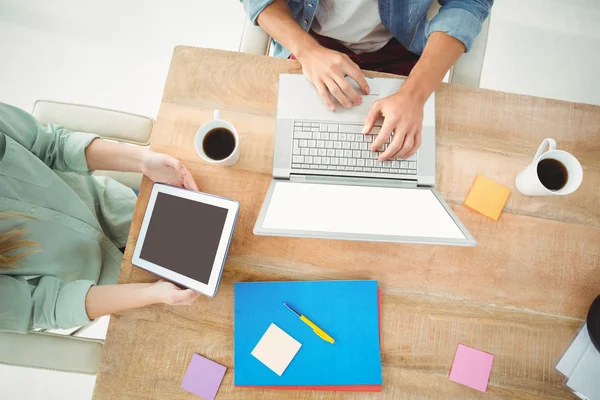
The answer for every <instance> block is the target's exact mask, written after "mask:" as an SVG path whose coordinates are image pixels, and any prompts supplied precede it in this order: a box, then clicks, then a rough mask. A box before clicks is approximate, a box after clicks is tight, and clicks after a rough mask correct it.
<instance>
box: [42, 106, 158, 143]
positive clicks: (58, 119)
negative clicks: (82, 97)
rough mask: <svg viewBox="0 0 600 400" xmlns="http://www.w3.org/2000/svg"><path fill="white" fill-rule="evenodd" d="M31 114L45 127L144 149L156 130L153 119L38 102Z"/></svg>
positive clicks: (87, 107)
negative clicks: (53, 126) (93, 136)
mask: <svg viewBox="0 0 600 400" xmlns="http://www.w3.org/2000/svg"><path fill="white" fill-rule="evenodd" d="M32 114H33V116H34V117H35V118H36V119H37V120H38V121H39V122H40V123H41V124H43V125H46V124H48V123H55V124H58V125H62V126H64V127H65V128H67V129H69V130H72V131H78V132H89V133H95V134H97V135H100V136H101V137H103V138H105V139H112V140H117V141H120V142H128V143H133V144H137V145H141V146H147V145H148V144H149V143H150V134H151V133H152V128H153V126H154V120H153V119H152V118H149V117H144V116H141V115H137V114H131V113H126V112H123V111H116V110H109V109H105V108H99V107H92V106H86V105H81V104H70V103H61V102H57V101H49V100H38V101H36V102H35V105H34V107H33V113H32Z"/></svg>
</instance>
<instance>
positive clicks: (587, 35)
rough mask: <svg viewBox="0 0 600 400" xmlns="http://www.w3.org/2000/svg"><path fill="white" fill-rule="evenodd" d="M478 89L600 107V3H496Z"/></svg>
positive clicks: (559, 0)
mask: <svg viewBox="0 0 600 400" xmlns="http://www.w3.org/2000/svg"><path fill="white" fill-rule="evenodd" d="M480 85H481V87H483V88H487V89H495V90H502V91H505V92H515V93H521V94H529V95H534V96H541V97H549V98H555V99H561V100H568V101H574V102H582V103H590V104H598V105H600V0H496V2H495V5H494V8H493V9H492V17H491V20H490V28H489V33H488V42H487V48H486V51H485V57H484V61H483V69H482V74H481V82H480Z"/></svg>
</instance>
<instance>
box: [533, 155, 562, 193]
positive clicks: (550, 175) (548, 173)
mask: <svg viewBox="0 0 600 400" xmlns="http://www.w3.org/2000/svg"><path fill="white" fill-rule="evenodd" d="M537 174H538V178H540V182H542V185H544V186H545V187H546V189H548V190H560V189H562V188H563V187H565V185H566V184H567V181H568V180H569V173H568V172H567V167H565V166H564V164H563V163H561V162H560V161H558V160H555V159H554V158H546V159H543V160H542V161H540V162H539V163H538V165H537Z"/></svg>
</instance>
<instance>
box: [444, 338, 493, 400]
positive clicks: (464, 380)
mask: <svg viewBox="0 0 600 400" xmlns="http://www.w3.org/2000/svg"><path fill="white" fill-rule="evenodd" d="M493 361H494V356H493V355H492V354H489V353H484V352H483V351H480V350H477V349H474V348H472V347H468V346H465V345H462V344H459V345H458V348H457V349H456V355H455V356H454V363H452V369H451V370H450V380H451V381H454V382H457V383H460V384H462V385H465V386H468V387H471V388H473V389H477V390H479V391H480V392H485V391H486V389H487V384H488V381H489V380H490V372H491V371H492V362H493Z"/></svg>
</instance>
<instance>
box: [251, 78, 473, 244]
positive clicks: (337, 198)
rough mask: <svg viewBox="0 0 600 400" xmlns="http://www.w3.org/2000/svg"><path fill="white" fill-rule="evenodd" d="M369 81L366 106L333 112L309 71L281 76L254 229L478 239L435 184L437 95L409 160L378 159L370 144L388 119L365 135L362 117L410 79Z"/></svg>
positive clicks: (410, 239)
mask: <svg viewBox="0 0 600 400" xmlns="http://www.w3.org/2000/svg"><path fill="white" fill-rule="evenodd" d="M367 80H368V83H369V87H370V88H371V92H370V94H369V95H364V96H362V98H363V102H362V104H361V105H359V106H355V107H353V108H350V109H345V108H343V107H341V106H339V107H337V109H336V111H335V112H332V111H329V110H328V109H327V108H326V107H325V106H324V105H323V103H322V100H321V98H320V96H319V94H318V93H317V91H316V89H315V88H314V87H313V85H312V84H311V83H309V82H308V81H307V80H306V78H305V77H304V76H303V75H298V74H282V75H280V77H279V93H278V102H277V124H276V132H275V146H274V154H273V180H272V182H271V185H270V186H269V189H268V192H267V195H266V197H265V200H264V202H263V205H262V208H261V211H260V214H259V216H258V219H257V221H256V224H255V226H254V233H255V234H257V235H271V236H295V237H310V238H330V239H348V240H363V241H381V242H402V243H428V244H449V245H462V246H474V245H475V244H476V242H475V240H474V239H473V236H472V235H471V234H470V233H469V231H468V230H467V229H466V228H465V226H464V225H463V224H462V223H461V222H460V221H459V219H458V218H457V217H456V215H455V214H454V212H453V211H452V209H451V208H450V207H449V206H448V204H447V203H446V202H445V201H444V199H443V198H442V197H441V196H440V194H439V193H438V192H437V191H436V190H435V189H434V188H433V185H434V183H435V95H434V94H432V95H431V97H430V98H429V99H428V100H427V102H426V104H425V107H424V113H423V115H424V117H423V137H422V145H421V147H420V148H419V150H418V151H417V152H416V153H415V154H414V155H413V156H412V157H410V158H408V159H406V160H400V159H399V160H395V161H384V162H379V161H377V157H378V155H379V153H378V152H373V151H371V150H370V145H371V143H372V142H373V138H374V137H375V133H377V132H378V131H379V128H380V127H381V122H382V120H379V121H378V123H376V126H375V127H374V128H373V131H372V132H371V133H372V134H369V135H363V134H362V128H363V121H364V118H365V116H366V115H367V112H368V111H369V109H370V108H371V105H372V104H373V103H374V102H375V101H376V100H378V99H381V98H384V97H387V96H389V95H391V94H394V93H396V92H397V91H398V89H399V88H400V86H401V85H402V83H403V82H404V79H393V78H367ZM351 83H352V84H353V85H354V86H355V87H356V84H355V83H354V82H351ZM359 93H360V91H359ZM390 140H391V139H390ZM388 144H389V142H388ZM388 144H386V145H385V146H387V145H388ZM383 150H385V147H384V149H383Z"/></svg>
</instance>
